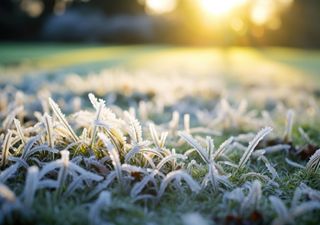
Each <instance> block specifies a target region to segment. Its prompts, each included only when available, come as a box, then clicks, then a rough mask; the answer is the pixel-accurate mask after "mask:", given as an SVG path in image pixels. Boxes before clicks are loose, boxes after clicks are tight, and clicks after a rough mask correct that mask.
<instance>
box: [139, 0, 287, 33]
mask: <svg viewBox="0 0 320 225" xmlns="http://www.w3.org/2000/svg"><path fill="white" fill-rule="evenodd" d="M144 1H145V5H146V10H147V12H148V13H150V14H164V13H169V12H171V11H173V10H174V9H175V8H176V6H177V0H144ZM194 2H195V4H196V5H195V7H194V8H195V9H197V8H200V10H202V11H203V15H204V16H206V17H207V18H208V19H210V18H212V17H220V18H223V17H231V16H233V15H234V14H237V13H239V12H241V10H243V8H244V7H249V8H250V15H249V16H250V18H251V20H252V22H253V23H255V24H257V25H265V24H267V23H269V22H270V23H271V24H273V27H274V28H277V27H276V26H277V25H278V26H279V25H280V24H279V20H277V16H278V15H279V12H281V10H283V9H285V8H287V7H288V6H290V4H291V3H292V2H293V0H194Z"/></svg>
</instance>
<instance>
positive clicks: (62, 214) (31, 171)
mask: <svg viewBox="0 0 320 225" xmlns="http://www.w3.org/2000/svg"><path fill="white" fill-rule="evenodd" d="M0 49H1V51H0V73H1V76H0V79H1V82H0V86H1V93H0V118H1V121H2V124H1V130H0V132H1V133H0V134H1V136H0V142H1V145H2V147H1V153H2V154H1V155H2V156H1V174H0V181H1V186H0V200H1V201H0V207H1V214H0V219H2V221H3V222H4V223H11V224H15V223H30V224H34V223H37V224H88V223H89V222H90V223H92V224H102V223H106V224H128V223H130V224H186V225H189V224H200V225H201V224H269V223H271V222H273V223H274V224H287V223H293V221H297V223H299V224H318V222H319V220H320V217H319V215H320V213H319V212H320V211H319V210H318V209H319V208H320V192H319V189H320V183H319V178H320V174H319V172H320V171H319V168H318V167H319V164H320V156H319V153H320V151H318V152H316V150H317V149H318V146H319V143H320V138H319V128H318V127H319V121H320V120H319V116H320V114H319V113H320V111H319V95H320V89H319V88H320V82H319V76H320V74H319V73H320V72H319V71H320V54H319V53H318V52H317V51H303V50H294V49H280V48H269V49H252V48H225V49H218V48H184V47H172V46H131V47H114V46H110V47H101V46H75V45H38V46H35V45H16V44H6V45H4V44H2V45H1V46H0ZM89 93H94V95H95V96H96V97H97V98H101V99H103V100H98V99H96V98H95V97H94V95H92V94H89ZM50 98H51V99H52V100H50V101H49V99H50ZM59 108H61V111H62V112H63V113H64V114H66V117H64V116H63V115H62V113H61V112H60V109H59ZM312 155H313V157H312V158H311V159H309V158H310V157H311V156H312ZM193 220H195V221H196V222H194V223H191V222H192V221H193Z"/></svg>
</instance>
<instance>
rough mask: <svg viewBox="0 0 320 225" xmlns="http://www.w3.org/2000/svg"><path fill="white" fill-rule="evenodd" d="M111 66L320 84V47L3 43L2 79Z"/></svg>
mask: <svg viewBox="0 0 320 225" xmlns="http://www.w3.org/2000/svg"><path fill="white" fill-rule="evenodd" d="M106 68H115V69H118V68H120V69H124V70H127V71H142V70H143V71H148V72H149V73H150V75H159V74H168V73H172V72H180V73H181V72H185V71H187V72H188V74H194V75H199V76H200V75H201V76H202V75H205V76H206V75H210V76H212V75H219V76H221V75H222V76H224V77H225V78H231V79H230V80H231V81H232V82H236V83H238V82H237V81H241V82H249V83H250V82H252V81H253V80H254V82H257V81H259V80H260V78H261V77H263V78H264V79H268V80H271V81H275V82H276V83H277V84H278V85H279V84H280V85H281V83H283V84H284V85H287V84H288V83H289V84H294V85H296V84H298V85H301V84H302V83H303V84H308V85H309V84H311V85H312V86H316V87H320V82H319V77H320V52H319V51H308V50H300V49H287V48H265V49H257V48H234V47H233V48H214V47H212V48H205V47H204V48H192V47H177V46H161V45H159V46H157V45H156V46H154V45H136V46H97V45H80V44H77V45H75V44H72V45H71V44H16V43H2V44H0V74H1V79H3V78H7V76H8V75H10V76H11V75H17V76H20V75H26V74H29V75H30V74H31V75H32V74H37V73H39V72H42V73H43V72H44V73H46V72H50V73H52V72H57V71H58V72H60V73H61V72H62V73H64V72H65V73H69V72H75V73H78V74H87V73H88V72H98V71H100V70H102V69H106Z"/></svg>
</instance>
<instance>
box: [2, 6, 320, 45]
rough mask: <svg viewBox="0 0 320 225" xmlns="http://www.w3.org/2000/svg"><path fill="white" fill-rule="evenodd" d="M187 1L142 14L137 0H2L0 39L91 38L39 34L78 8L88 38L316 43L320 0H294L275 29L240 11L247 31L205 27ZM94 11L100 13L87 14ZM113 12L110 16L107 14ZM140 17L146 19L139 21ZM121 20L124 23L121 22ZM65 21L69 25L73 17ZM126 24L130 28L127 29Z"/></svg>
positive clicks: (78, 21)
mask: <svg viewBox="0 0 320 225" xmlns="http://www.w3.org/2000/svg"><path fill="white" fill-rule="evenodd" d="M190 2H192V0H180V1H179V4H178V7H177V9H176V10H175V11H174V12H172V13H168V14H166V15H147V14H146V13H145V6H144V5H143V4H141V0H137V1H135V0H90V1H79V0H74V1H71V0H1V1H0V15H1V16H0V40H9V41H13V40H14V41H42V40H51V41H56V40H58V41H88V40H90V39H88V38H82V37H81V33H80V34H79V35H78V36H73V37H72V38H67V36H64V33H65V32H64V30H62V31H61V32H60V33H59V32H57V35H51V34H52V32H51V33H50V32H49V34H50V35H49V37H52V38H48V35H47V36H44V35H43V31H44V30H48V29H47V27H48V26H51V25H52V24H55V29H53V30H54V31H53V33H54V32H55V31H56V30H59V29H58V28H59V26H60V25H59V22H56V23H52V20H53V21H54V18H58V17H59V16H60V17H62V16H63V15H64V14H67V13H68V12H70V11H72V12H81V13H80V14H79V16H78V17H75V16H74V17H73V18H74V19H73V21H76V22H73V23H75V24H74V27H79V29H81V27H82V26H83V27H84V28H83V29H84V32H83V33H87V35H90V33H95V35H97V36H99V35H100V36H101V38H95V39H92V40H95V41H100V42H118V43H128V42H129V43H145V42H154V43H175V44H197V45H199V44H206V45H207V44H216V45H254V46H266V45H281V46H296V47H308V48H314V47H320V26H319V25H318V23H319V21H320V1H319V0H294V2H293V4H292V5H291V6H290V9H289V10H287V11H284V12H283V13H282V14H281V15H280V18H281V28H280V29H269V28H268V27H265V26H257V25H254V24H252V22H250V21H249V19H248V18H247V16H246V14H245V13H244V15H242V19H243V20H244V21H245V23H246V25H247V27H248V28H247V31H246V33H245V34H241V35H240V34H239V33H237V32H234V31H233V30H232V29H230V28H229V27H226V26H225V25H221V26H219V25H217V24H215V25H212V28H211V27H209V28H208V24H206V23H204V20H205V18H202V15H201V12H197V11H196V10H194V9H193V6H192V4H189V3H190ZM94 15H99V16H96V18H95V19H92V18H93V16H94ZM137 17H139V18H140V19H139V21H140V22H139V23H137V24H136V26H131V23H133V22H134V19H135V18H137ZM112 18H114V19H113V20H111V19H112ZM141 18H142V19H143V20H147V21H148V22H147V23H141ZM90 19H92V23H90V21H91V20H90ZM66 20H67V19H66ZM48 21H51V23H49V22H48ZM59 21H60V22H61V21H63V20H59ZM69 21H70V18H69ZM94 21H95V22H94ZM97 21H98V22H97ZM99 21H101V25H100V26H97V24H96V23H99ZM117 21H121V23H119V22H118V23H117ZM70 23H71V22H70ZM126 23H127V24H128V25H127V26H125V24H126ZM83 24H85V25H83ZM110 24H112V25H113V26H114V28H113V29H111V28H110V29H107V27H108V26H111V25H110ZM119 24H120V25H119ZM145 25H147V26H148V27H147V28H146V29H145V30H149V31H150V32H151V33H152V35H144V34H143V35H140V34H139V32H142V31H144V30H142V31H141V29H137V28H138V27H139V26H145ZM70 26H71V28H72V23H71V25H69V27H70ZM90 26H91V27H92V29H90V30H91V31H92V30H95V29H96V30H100V29H102V28H103V29H104V27H106V29H105V30H104V31H103V32H98V31H97V32H88V31H87V30H85V29H89V28H88V27H90ZM57 27H58V28H57ZM128 27H129V28H130V27H131V28H132V29H129V28H128ZM67 28H68V27H67ZM126 29H127V30H128V29H129V32H127V30H126ZM51 30H52V29H51ZM115 30H116V31H115ZM150 32H149V33H150ZM92 35H93V34H92ZM145 36H146V37H145Z"/></svg>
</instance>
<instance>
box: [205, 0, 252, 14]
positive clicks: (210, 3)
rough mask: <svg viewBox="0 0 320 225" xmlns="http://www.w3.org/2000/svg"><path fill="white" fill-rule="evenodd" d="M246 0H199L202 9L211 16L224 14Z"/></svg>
mask: <svg viewBox="0 0 320 225" xmlns="http://www.w3.org/2000/svg"><path fill="white" fill-rule="evenodd" d="M246 2H247V0H200V6H201V8H202V9H203V11H204V12H205V13H207V14H209V15H213V16H226V15H228V14H229V13H231V12H232V11H233V10H234V9H235V8H237V7H239V6H241V5H244V4H245V3H246Z"/></svg>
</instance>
